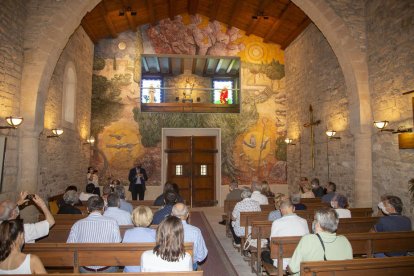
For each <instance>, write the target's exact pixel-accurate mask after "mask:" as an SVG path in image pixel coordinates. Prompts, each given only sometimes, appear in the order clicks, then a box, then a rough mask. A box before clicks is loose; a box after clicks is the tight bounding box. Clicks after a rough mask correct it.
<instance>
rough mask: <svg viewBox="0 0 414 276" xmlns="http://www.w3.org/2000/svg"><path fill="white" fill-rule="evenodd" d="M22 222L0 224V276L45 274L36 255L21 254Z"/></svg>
mask: <svg viewBox="0 0 414 276" xmlns="http://www.w3.org/2000/svg"><path fill="white" fill-rule="evenodd" d="M23 245H24V228H23V221H22V220H20V219H13V220H5V221H3V222H2V223H1V224H0V274H46V273H47V272H46V270H45V268H44V267H43V264H42V261H41V260H40V259H39V257H37V256H36V255H31V254H24V253H22V247H23Z"/></svg>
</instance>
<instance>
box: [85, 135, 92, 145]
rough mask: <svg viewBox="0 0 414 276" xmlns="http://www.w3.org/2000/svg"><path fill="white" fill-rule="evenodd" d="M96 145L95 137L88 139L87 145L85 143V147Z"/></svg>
mask: <svg viewBox="0 0 414 276" xmlns="http://www.w3.org/2000/svg"><path fill="white" fill-rule="evenodd" d="M94 143H95V137H93V136H90V137H89V138H88V139H86V143H83V144H84V145H87V144H89V145H93V144H94Z"/></svg>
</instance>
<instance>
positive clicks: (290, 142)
mask: <svg viewBox="0 0 414 276" xmlns="http://www.w3.org/2000/svg"><path fill="white" fill-rule="evenodd" d="M285 143H286V144H288V145H292V146H294V145H296V144H294V143H293V139H291V138H289V137H286V139H285Z"/></svg>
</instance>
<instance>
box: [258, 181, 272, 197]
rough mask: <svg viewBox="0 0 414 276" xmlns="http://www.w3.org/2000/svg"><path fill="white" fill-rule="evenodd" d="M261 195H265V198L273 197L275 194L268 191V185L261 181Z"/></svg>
mask: <svg viewBox="0 0 414 276" xmlns="http://www.w3.org/2000/svg"><path fill="white" fill-rule="evenodd" d="M261 193H262V195H265V196H266V197H275V194H274V193H273V192H272V191H271V190H270V186H269V183H267V181H266V180H263V181H262V190H261Z"/></svg>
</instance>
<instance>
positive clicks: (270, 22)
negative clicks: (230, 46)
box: [81, 0, 311, 49]
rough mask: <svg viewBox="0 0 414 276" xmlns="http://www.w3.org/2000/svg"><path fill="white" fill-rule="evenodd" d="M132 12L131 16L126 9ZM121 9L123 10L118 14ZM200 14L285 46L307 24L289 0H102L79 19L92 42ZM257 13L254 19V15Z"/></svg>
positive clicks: (306, 18)
mask: <svg viewBox="0 0 414 276" xmlns="http://www.w3.org/2000/svg"><path fill="white" fill-rule="evenodd" d="M128 8H130V10H131V11H135V12H136V15H135V16H134V15H132V14H131V12H129V11H128ZM120 11H125V13H124V15H120ZM183 13H188V14H191V15H194V14H197V13H198V14H201V15H204V16H206V17H208V18H209V19H210V21H214V20H217V21H219V22H221V23H224V24H226V25H227V26H229V27H236V28H239V29H241V30H243V31H245V32H246V35H250V34H254V35H256V36H259V37H262V38H263V40H264V42H273V43H276V44H279V45H281V47H282V49H285V48H286V47H287V46H289V44H290V43H291V42H292V41H293V40H294V39H295V38H296V37H297V36H298V35H299V34H300V33H301V32H302V31H303V30H304V29H305V28H306V27H307V26H308V25H309V24H310V22H311V21H310V19H309V18H308V17H307V16H306V15H305V14H304V13H303V12H302V10H301V9H299V8H298V7H297V6H296V5H295V4H293V3H292V2H291V1H290V0H102V1H101V2H100V3H99V4H98V5H97V6H96V7H95V8H94V9H93V10H92V11H91V12H89V13H87V14H86V15H85V17H84V18H83V19H82V23H81V24H82V26H83V28H84V29H85V31H86V33H87V34H88V35H89V37H90V38H91V39H92V41H93V42H94V43H96V42H98V41H99V40H100V39H102V38H108V37H113V38H115V37H117V35H118V34H119V33H122V32H124V31H127V30H133V31H135V30H136V28H137V27H138V26H140V25H143V24H148V23H150V24H153V25H155V24H156V23H157V21H159V20H161V19H165V18H170V19H174V17H175V16H176V15H179V14H183ZM254 16H257V17H258V18H257V19H254V18H253V17H254Z"/></svg>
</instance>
